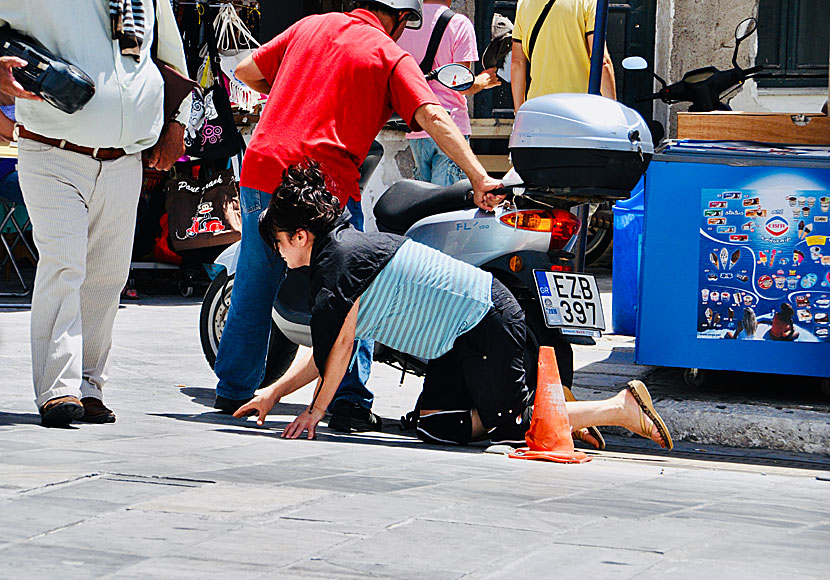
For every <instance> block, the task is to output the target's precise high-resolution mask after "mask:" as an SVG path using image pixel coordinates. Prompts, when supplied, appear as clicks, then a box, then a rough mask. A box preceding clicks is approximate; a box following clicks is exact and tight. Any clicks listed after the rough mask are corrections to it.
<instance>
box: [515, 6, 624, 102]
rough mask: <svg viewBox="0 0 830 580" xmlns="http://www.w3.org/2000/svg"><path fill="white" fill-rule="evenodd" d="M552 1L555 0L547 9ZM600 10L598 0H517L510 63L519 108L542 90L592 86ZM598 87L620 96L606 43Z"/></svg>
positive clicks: (577, 90)
mask: <svg viewBox="0 0 830 580" xmlns="http://www.w3.org/2000/svg"><path fill="white" fill-rule="evenodd" d="M549 3H551V4H552V6H550V7H549V8H548V9H547V10H545V8H546V5H548V4H549ZM596 10H597V3H596V0H519V4H518V6H517V8H516V22H515V24H514V27H513V52H512V57H511V66H510V77H511V91H512V93H513V107H514V109H515V110H517V111H518V110H519V107H521V106H522V104H523V103H524V102H525V100H527V99H532V98H534V97H539V96H542V95H548V94H551V93H586V92H588V77H589V76H590V73H591V52H592V48H593V41H594V21H595V19H596ZM542 18H543V19H542ZM538 23H541V24H539V25H538V27H537V24H538ZM537 28H538V32H537V35H536V37H535V39H534V38H533V37H534V34H533V31H534V30H535V29H537ZM531 53H532V54H531ZM528 69H529V71H530V82H529V86H528V75H527V72H528ZM600 91H601V93H602V95H603V96H604V97H608V98H610V99H616V98H617V89H616V84H615V81H614V65H613V63H612V62H611V55H610V54H609V53H608V47H607V46H606V47H605V56H604V59H603V67H602V83H601V88H600Z"/></svg>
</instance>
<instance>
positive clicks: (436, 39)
mask: <svg viewBox="0 0 830 580" xmlns="http://www.w3.org/2000/svg"><path fill="white" fill-rule="evenodd" d="M453 16H455V12H453V11H452V10H450V9H449V8H447V9H446V10H444V11H443V12H442V13H441V16H439V17H438V22H436V23H435V28H433V29H432V35H431V36H430V37H429V44H428V45H427V51H426V54H424V60H422V61H421V71H422V72H423V73H424V74H427V73H429V72H431V71H432V65H433V64H434V63H435V55H436V54H438V45H439V44H441V39H442V38H443V37H444V31H445V30H446V29H447V24H449V23H450V20H452V17H453Z"/></svg>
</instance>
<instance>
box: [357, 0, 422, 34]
mask: <svg viewBox="0 0 830 580" xmlns="http://www.w3.org/2000/svg"><path fill="white" fill-rule="evenodd" d="M359 3H360V4H381V5H383V6H386V7H387V8H391V9H392V10H397V11H398V12H406V13H407V20H406V27H407V28H412V29H413V30H417V29H418V28H421V25H422V24H423V23H424V2H423V0H360V2H359Z"/></svg>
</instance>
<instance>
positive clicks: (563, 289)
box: [533, 270, 605, 335]
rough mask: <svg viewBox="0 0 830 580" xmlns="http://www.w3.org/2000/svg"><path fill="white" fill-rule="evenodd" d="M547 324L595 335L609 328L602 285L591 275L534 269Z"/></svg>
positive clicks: (551, 326)
mask: <svg viewBox="0 0 830 580" xmlns="http://www.w3.org/2000/svg"><path fill="white" fill-rule="evenodd" d="M533 274H534V278H535V279H536V289H537V290H538V292H539V302H540V303H541V305H542V314H543V316H544V318H545V324H547V325H548V327H550V328H561V329H563V331H565V330H579V331H580V332H578V333H576V334H583V332H581V331H585V332H584V333H585V334H591V335H592V334H593V332H591V331H596V330H605V316H604V315H603V313H602V301H601V300H600V294H599V287H598V286H597V281H596V279H595V278H594V277H593V276H592V275H590V274H574V273H571V272H549V271H547V270H534V271H533Z"/></svg>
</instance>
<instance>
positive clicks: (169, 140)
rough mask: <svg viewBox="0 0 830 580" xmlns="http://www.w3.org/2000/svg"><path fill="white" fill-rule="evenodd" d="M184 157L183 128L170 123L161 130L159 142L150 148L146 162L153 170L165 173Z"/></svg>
mask: <svg viewBox="0 0 830 580" xmlns="http://www.w3.org/2000/svg"><path fill="white" fill-rule="evenodd" d="M182 155H184V126H183V125H182V124H181V123H178V122H176V121H170V122H169V123H167V124H166V125H165V126H164V128H163V129H162V130H161V136H160V137H159V140H158V141H157V142H156V144H155V145H153V146H152V147H151V148H150V154H149V156H148V158H147V161H148V163H149V165H150V167H152V168H153V169H158V170H159V171H167V170H168V169H170V168H171V167H173V164H174V163H175V162H176V160H178V159H179V158H180V157H181V156H182Z"/></svg>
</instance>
